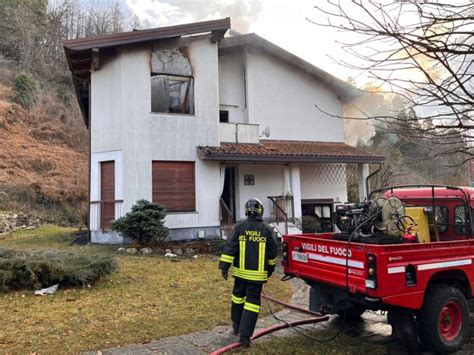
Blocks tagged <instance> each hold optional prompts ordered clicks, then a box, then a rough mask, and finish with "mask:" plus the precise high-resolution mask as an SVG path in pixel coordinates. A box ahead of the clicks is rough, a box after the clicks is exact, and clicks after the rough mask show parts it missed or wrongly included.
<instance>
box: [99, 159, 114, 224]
mask: <svg viewBox="0 0 474 355" xmlns="http://www.w3.org/2000/svg"><path fill="white" fill-rule="evenodd" d="M100 199H101V201H102V209H101V211H102V216H101V217H102V218H101V221H102V223H101V227H102V229H109V228H110V223H111V221H113V220H114V219H115V162H114V161H106V162H102V163H100Z"/></svg>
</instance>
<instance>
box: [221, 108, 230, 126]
mask: <svg viewBox="0 0 474 355" xmlns="http://www.w3.org/2000/svg"><path fill="white" fill-rule="evenodd" d="M219 122H222V123H228V122H229V111H224V110H220V111H219Z"/></svg>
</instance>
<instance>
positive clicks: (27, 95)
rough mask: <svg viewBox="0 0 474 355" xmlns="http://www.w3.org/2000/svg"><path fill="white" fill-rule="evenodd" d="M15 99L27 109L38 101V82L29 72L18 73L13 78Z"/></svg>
mask: <svg viewBox="0 0 474 355" xmlns="http://www.w3.org/2000/svg"><path fill="white" fill-rule="evenodd" d="M12 92H13V99H14V100H15V102H17V103H19V104H20V105H21V106H23V107H24V108H26V109H30V108H31V107H32V106H33V104H34V103H35V102H36V96H37V94H38V84H37V83H36V81H35V80H34V79H33V78H32V77H31V75H29V74H27V73H18V74H16V75H15V79H14V80H13V88H12Z"/></svg>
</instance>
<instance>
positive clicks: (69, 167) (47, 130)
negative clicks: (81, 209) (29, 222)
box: [0, 60, 88, 209]
mask: <svg viewBox="0 0 474 355" xmlns="http://www.w3.org/2000/svg"><path fill="white" fill-rule="evenodd" d="M14 73H15V68H14V67H13V66H10V65H6V64H4V63H2V62H1V60H0V142H2V144H0V187H1V192H4V193H5V194H4V195H3V200H4V201H2V204H7V202H9V200H12V205H11V206H9V207H10V208H18V209H21V207H22V206H17V205H15V201H14V200H17V198H15V196H14V195H12V196H10V194H9V191H10V190H12V191H16V190H18V191H22V192H24V194H25V195H28V199H27V200H26V203H25V206H23V207H24V208H28V207H30V205H31V203H30V202H35V201H37V200H45V199H47V200H48V201H54V202H55V203H58V202H65V201H77V200H80V201H83V200H85V197H86V195H87V161H88V160H87V149H88V148H87V130H86V128H85V125H84V124H83V122H82V118H81V116H80V113H79V109H78V107H77V104H76V102H75V100H73V101H71V104H66V103H64V102H62V101H61V100H60V99H58V98H56V97H55V95H56V94H55V91H58V90H60V89H61V88H60V87H56V86H57V85H56V86H55V85H54V84H49V83H46V82H43V83H42V85H41V87H42V88H43V89H42V91H41V95H40V97H39V100H38V103H37V104H36V105H35V106H34V107H33V108H32V109H31V110H25V109H23V108H22V107H21V106H20V105H18V104H14V103H13V102H12V98H11V96H12V95H11V78H12V77H13V75H14ZM63 89H64V88H63ZM64 90H66V89H64ZM64 90H63V91H64ZM66 91H67V92H66V94H67V95H69V94H71V93H72V91H71V89H70V88H68V89H67V90H66ZM29 200H31V201H29Z"/></svg>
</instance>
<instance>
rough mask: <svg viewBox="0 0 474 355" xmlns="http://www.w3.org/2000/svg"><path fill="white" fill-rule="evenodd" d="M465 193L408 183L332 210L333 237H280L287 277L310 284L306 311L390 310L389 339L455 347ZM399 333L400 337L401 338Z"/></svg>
mask: <svg viewBox="0 0 474 355" xmlns="http://www.w3.org/2000/svg"><path fill="white" fill-rule="evenodd" d="M473 208H474V189H473V188H469V187H455V186H437V185H416V186H414V185H410V186H397V187H387V188H384V189H381V190H377V191H373V192H372V193H371V194H370V198H369V199H368V201H365V202H363V203H360V204H353V205H343V206H342V207H339V206H336V213H335V218H334V220H335V224H336V226H337V229H336V230H338V232H335V233H322V234H298V235H287V236H285V237H284V238H283V246H284V258H283V261H282V264H283V267H284V271H285V274H286V275H288V276H293V277H299V278H302V279H304V280H305V281H306V283H308V285H310V286H311V289H310V309H311V310H313V311H318V312H323V313H328V314H338V315H340V316H342V317H343V318H344V321H348V320H350V319H354V318H357V317H359V316H360V315H361V314H362V313H363V312H364V311H365V310H367V309H371V310H384V311H388V314H389V317H388V320H389V322H390V323H391V324H392V326H393V329H394V334H398V335H399V336H400V337H401V338H403V340H404V341H407V340H409V339H411V342H412V344H411V345H409V344H407V345H409V346H412V347H413V343H414V342H416V341H418V339H420V340H421V342H422V343H423V344H425V345H426V346H427V347H429V348H431V349H432V350H435V351H440V352H450V351H455V350H456V349H458V348H459V346H460V344H461V343H462V341H463V340H464V338H465V337H466V333H467V329H468V324H469V308H468V305H467V299H469V298H471V297H472V296H473V290H474V274H473V272H474V270H473V267H472V258H473V257H474V241H473V240H472V228H471V226H472V215H473V212H472V209H473ZM401 334H404V335H401Z"/></svg>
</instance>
